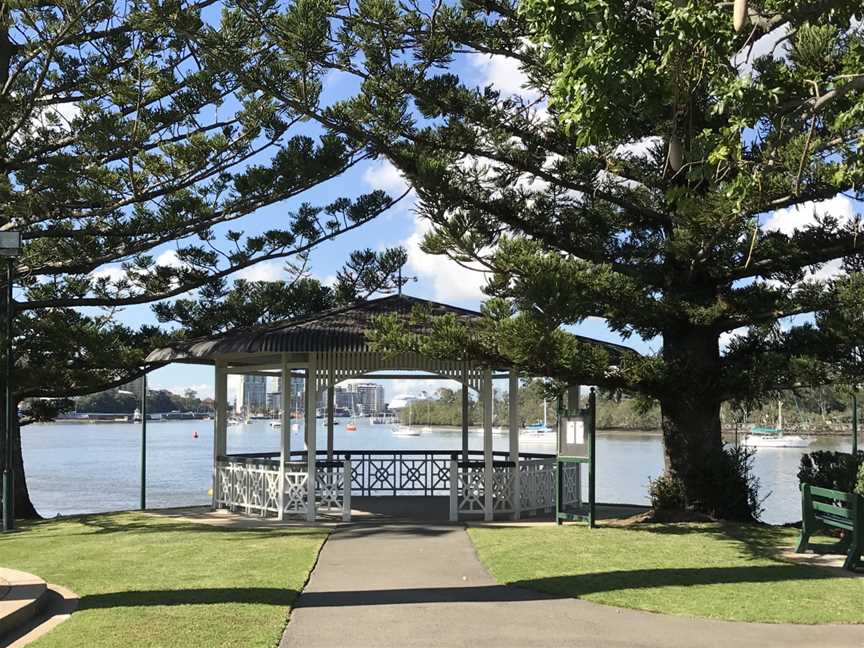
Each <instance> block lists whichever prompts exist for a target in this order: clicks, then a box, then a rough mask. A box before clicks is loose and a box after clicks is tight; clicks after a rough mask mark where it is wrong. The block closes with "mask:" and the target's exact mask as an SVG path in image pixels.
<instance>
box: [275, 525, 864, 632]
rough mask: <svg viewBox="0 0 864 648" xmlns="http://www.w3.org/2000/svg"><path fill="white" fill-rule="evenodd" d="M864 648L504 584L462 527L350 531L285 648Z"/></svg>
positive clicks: (331, 543) (336, 537) (774, 628)
mask: <svg viewBox="0 0 864 648" xmlns="http://www.w3.org/2000/svg"><path fill="white" fill-rule="evenodd" d="M351 646H359V647H367V646H392V647H394V648H411V647H414V646H435V647H436V648H449V647H450V646H470V647H471V648H485V647H487V646H488V647H490V648H492V647H494V648H505V647H509V646H514V647H515V646H519V647H524V646H580V647H582V646H586V647H587V646H590V647H594V646H596V647H599V648H605V647H619V646H620V647H624V646H627V647H646V648H647V647H652V648H654V647H661V646H662V647H664V648H678V647H680V648H696V647H702V646H706V647H707V646H710V647H715V646H716V647H718V648H719V647H721V646H723V647H726V646H734V647H735V648H745V647H750V646H752V647H754V648H755V647H759V648H769V647H773V646H776V647H778V648H779V647H783V648H789V647H797V646H801V647H802V648H803V647H804V646H806V647H807V648H813V647H814V646H819V647H820V648H846V647H848V648H862V647H864V628H862V627H861V626H790V625H777V624H756V623H754V624H750V623H731V622H724V621H708V620H703V619H691V618H686V617H674V616H667V615H661V614H652V613H648V612H638V611H634V610H625V609H620V608H613V607H608V606H604V605H597V604H594V603H589V602H587V601H580V600H577V599H568V598H552V597H548V596H545V595H543V594H539V593H537V592H532V591H528V590H524V589H519V588H514V587H508V586H504V585H499V584H497V583H496V582H495V581H494V580H493V579H492V577H491V576H490V575H489V574H488V573H487V572H486V570H485V569H484V568H483V566H482V564H481V563H480V561H479V560H478V559H477V556H476V554H475V552H474V546H473V544H472V543H471V540H470V539H469V538H468V535H467V533H466V532H465V530H464V529H463V528H462V527H461V526H452V525H418V524H383V525H350V526H346V527H343V528H340V529H338V530H336V531H335V532H334V533H333V534H331V536H330V538H329V539H328V540H327V542H326V544H325V545H324V548H323V549H322V551H321V554H320V556H319V558H318V564H317V566H316V567H315V570H314V571H313V573H312V576H311V578H310V580H309V583H308V585H307V587H306V589H305V590H304V591H303V593H302V594H301V596H300V598H299V600H298V602H297V606H296V607H295V609H294V611H293V612H292V614H291V621H290V622H289V623H288V626H287V628H286V630H285V634H284V636H283V637H282V641H281V643H280V647H281V648H289V647H290V648H301V647H302V648H347V647H351Z"/></svg>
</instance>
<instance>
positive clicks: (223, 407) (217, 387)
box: [211, 360, 228, 509]
mask: <svg viewBox="0 0 864 648" xmlns="http://www.w3.org/2000/svg"><path fill="white" fill-rule="evenodd" d="M213 392H214V393H213V395H214V396H215V400H216V420H215V421H214V422H213V500H212V503H211V508H213V509H215V508H216V496H217V494H218V492H219V482H218V479H219V457H222V456H224V455H225V454H226V453H227V447H228V439H227V437H228V372H227V370H226V367H225V363H224V362H221V361H218V360H217V361H216V376H215V380H214V389H213Z"/></svg>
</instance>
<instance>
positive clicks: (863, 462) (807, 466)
mask: <svg viewBox="0 0 864 648" xmlns="http://www.w3.org/2000/svg"><path fill="white" fill-rule="evenodd" d="M862 467H864V452H860V451H859V452H858V454H857V455H853V454H852V453H851V452H834V451H831V450H817V451H815V452H811V453H809V454H804V455H802V457H801V464H800V466H799V469H798V481H799V482H800V483H802V484H812V485H813V486H819V487H821V488H830V489H832V490H839V491H843V492H844V493H851V492H853V490H854V489H855V488H856V481H857V482H858V485H857V487H858V488H861V487H862V484H861V482H860V479H861V475H862V473H861V472H860V471H861V469H862Z"/></svg>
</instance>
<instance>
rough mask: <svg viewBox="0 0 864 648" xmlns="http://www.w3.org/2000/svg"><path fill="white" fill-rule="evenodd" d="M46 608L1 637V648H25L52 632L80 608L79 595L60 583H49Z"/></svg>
mask: <svg viewBox="0 0 864 648" xmlns="http://www.w3.org/2000/svg"><path fill="white" fill-rule="evenodd" d="M45 599H46V605H45V609H44V610H43V611H42V613H41V614H39V615H38V616H35V617H33V618H32V619H30V621H28V622H27V623H25V624H24V625H23V626H19V627H18V628H17V629H16V630H13V631H12V632H11V633H9V634H7V635H5V636H4V637H2V638H0V648H23V647H24V646H26V645H27V644H29V643H31V642H33V641H36V640H37V639H39V638H40V637H42V636H43V635H45V634H46V633H48V632H50V631H51V630H53V629H54V628H56V627H57V626H58V625H60V624H61V623H63V622H64V621H65V620H66V619H68V618H69V617H70V616H72V613H73V612H74V611H75V610H76V609H78V601H79V599H78V595H77V594H75V592H73V591H72V590H69V589H66V588H65V587H62V586H60V585H53V584H49V585H48V593H47V596H46V597H45Z"/></svg>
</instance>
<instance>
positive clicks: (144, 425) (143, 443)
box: [118, 373, 147, 511]
mask: <svg viewBox="0 0 864 648" xmlns="http://www.w3.org/2000/svg"><path fill="white" fill-rule="evenodd" d="M118 391H119V392H120V393H121V394H132V393H133V392H130V391H126V390H125V389H120V390H118ZM133 418H134V417H133ZM140 498H141V510H142V511H143V510H144V509H145V508H147V374H146V373H145V374H144V375H143V376H141V493H140Z"/></svg>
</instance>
